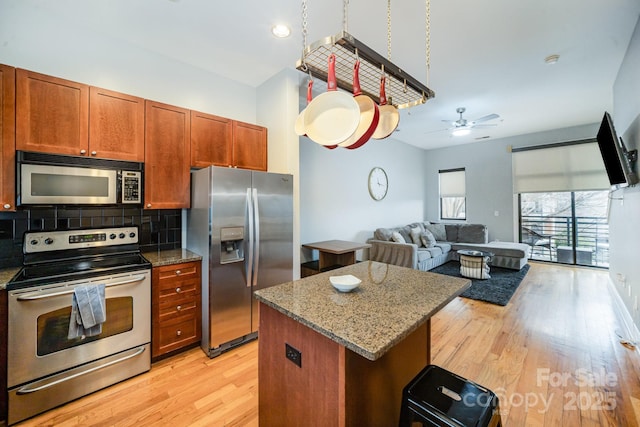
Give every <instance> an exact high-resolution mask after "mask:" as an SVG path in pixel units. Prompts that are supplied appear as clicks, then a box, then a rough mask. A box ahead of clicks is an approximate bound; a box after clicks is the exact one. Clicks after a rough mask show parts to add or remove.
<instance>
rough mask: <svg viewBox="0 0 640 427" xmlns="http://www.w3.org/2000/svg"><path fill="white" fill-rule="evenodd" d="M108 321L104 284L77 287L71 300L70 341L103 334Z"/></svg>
mask: <svg viewBox="0 0 640 427" xmlns="http://www.w3.org/2000/svg"><path fill="white" fill-rule="evenodd" d="M105 320H107V310H106V304H105V296H104V284H98V285H81V286H76V287H75V289H74V291H73V295H72V298H71V316H70V318H69V334H68V336H67V338H68V339H74V338H80V337H83V338H84V337H92V336H95V335H99V334H101V333H102V323H104V321H105Z"/></svg>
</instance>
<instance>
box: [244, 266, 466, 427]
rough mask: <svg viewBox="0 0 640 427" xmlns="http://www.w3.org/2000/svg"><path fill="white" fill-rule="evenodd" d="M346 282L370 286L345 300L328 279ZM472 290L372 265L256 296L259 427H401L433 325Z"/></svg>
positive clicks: (459, 282) (450, 280)
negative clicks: (346, 278) (406, 396)
mask: <svg viewBox="0 0 640 427" xmlns="http://www.w3.org/2000/svg"><path fill="white" fill-rule="evenodd" d="M347 274H350V275H353V276H355V277H357V278H359V279H360V280H362V283H361V284H360V286H359V287H358V288H357V289H355V290H354V291H352V292H350V293H341V292H338V291H337V290H335V289H334V288H333V287H332V285H331V284H330V282H329V277H330V276H338V275H347ZM470 285H471V281H470V280H468V279H461V278H454V277H449V276H444V275H440V274H435V273H429V272H423V271H418V270H413V269H409V268H404V267H398V266H394V265H388V264H383V263H378V262H374V261H365V262H361V263H358V264H354V265H350V266H347V267H343V268H340V269H337V270H332V271H329V272H326V273H321V274H317V275H314V276H310V277H307V278H304V279H300V280H295V281H293V282H288V283H283V284H281V285H278V286H274V287H271V288H267V289H262V290H260V291H257V292H256V293H255V295H256V298H257V299H258V301H260V328H259V356H258V359H259V382H258V384H259V416H260V426H261V427H265V426H267V427H268V426H282V425H318V426H362V425H367V426H390V425H397V423H398V419H399V415H400V405H401V400H402V389H403V387H404V386H405V385H406V384H408V383H409V381H411V379H412V378H413V377H414V376H415V375H417V374H418V372H420V370H422V369H423V368H424V367H425V366H426V365H428V364H429V362H430V318H431V317H432V316H433V315H434V314H435V313H437V312H438V311H439V310H440V309H441V308H442V307H444V306H445V305H446V304H448V303H449V302H450V301H451V300H452V299H454V298H455V297H456V296H458V295H459V294H461V293H462V292H464V291H465V290H466V289H467V288H468V287H469V286H470Z"/></svg>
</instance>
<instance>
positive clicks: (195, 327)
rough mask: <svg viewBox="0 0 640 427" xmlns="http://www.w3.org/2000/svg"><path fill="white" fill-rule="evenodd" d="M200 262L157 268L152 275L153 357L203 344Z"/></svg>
mask: <svg viewBox="0 0 640 427" xmlns="http://www.w3.org/2000/svg"><path fill="white" fill-rule="evenodd" d="M200 268H201V262H200V261H192V262H186V263H182V264H174V265H167V266H161V267H154V268H153V270H152V278H151V294H152V300H151V301H152V309H151V316H152V337H151V357H152V358H153V359H157V358H158V357H159V356H163V355H166V354H168V353H174V352H176V350H181V349H184V348H187V347H191V346H193V345H194V344H198V343H200V338H201V336H202V325H201V323H200V322H201V318H202V312H201V308H200V304H201V302H200V286H201V278H200Z"/></svg>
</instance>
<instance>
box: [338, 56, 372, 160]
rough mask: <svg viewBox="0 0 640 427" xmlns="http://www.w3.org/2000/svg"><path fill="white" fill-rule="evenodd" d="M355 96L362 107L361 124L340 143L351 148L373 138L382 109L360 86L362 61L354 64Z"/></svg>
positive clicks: (360, 145)
mask: <svg viewBox="0 0 640 427" xmlns="http://www.w3.org/2000/svg"><path fill="white" fill-rule="evenodd" d="M353 98H354V99H355V100H356V102H357V103H358V107H359V108H360V124H359V125H358V128H357V129H356V131H355V132H354V133H353V135H351V136H350V137H349V138H348V139H347V140H346V141H344V142H341V143H340V144H338V145H339V146H340V147H345V148H349V149H351V150H352V149H355V148H358V147H362V146H363V145H364V144H365V143H366V142H367V141H368V140H369V138H371V135H373V132H374V131H375V130H376V127H377V126H378V120H379V119H380V111H379V110H378V106H377V105H376V103H375V102H373V100H372V99H371V98H369V97H368V96H366V95H363V94H362V89H361V88H360V61H356V63H355V64H354V66H353Z"/></svg>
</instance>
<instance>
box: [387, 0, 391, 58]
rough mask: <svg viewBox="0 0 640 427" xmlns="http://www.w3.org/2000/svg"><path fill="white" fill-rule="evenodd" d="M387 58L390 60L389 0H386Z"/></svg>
mask: <svg viewBox="0 0 640 427" xmlns="http://www.w3.org/2000/svg"><path fill="white" fill-rule="evenodd" d="M387 59H388V60H389V61H391V0H387Z"/></svg>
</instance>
